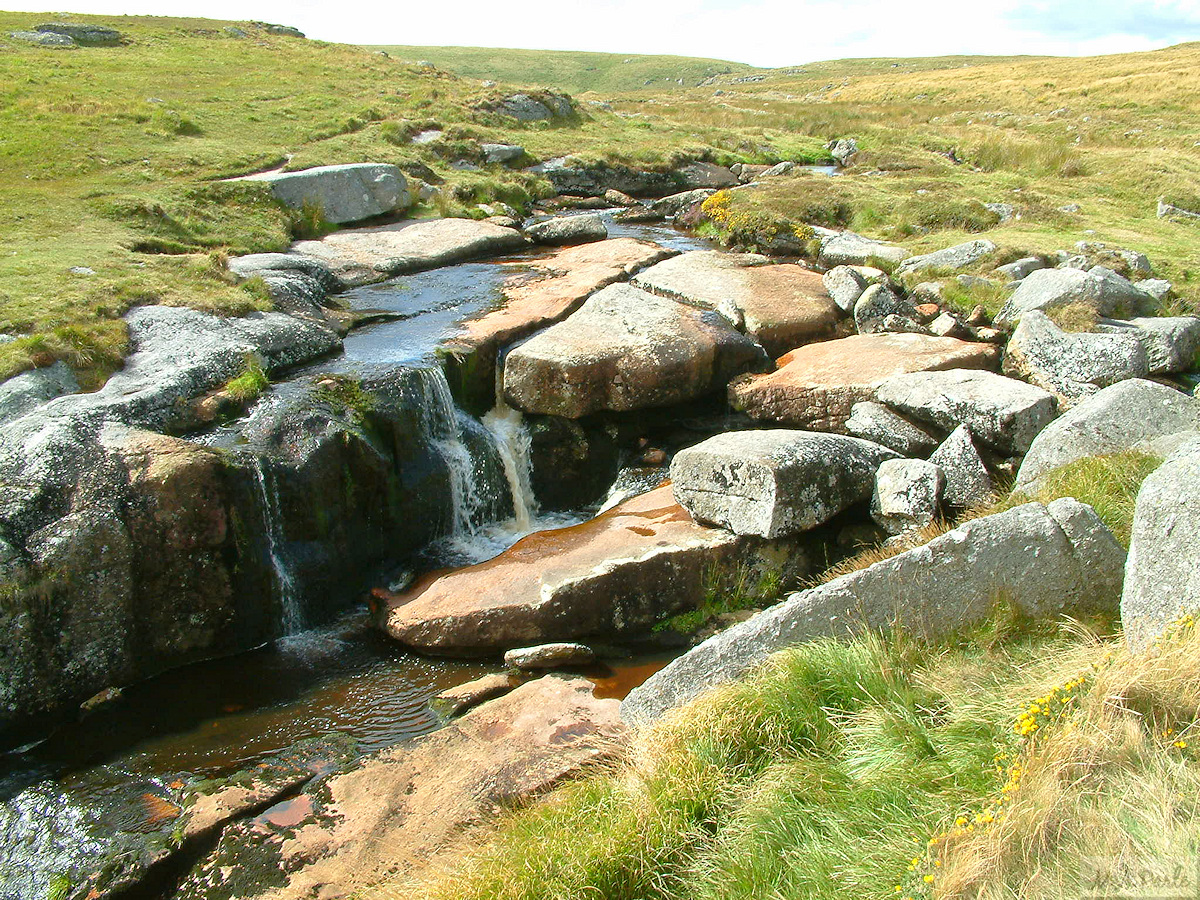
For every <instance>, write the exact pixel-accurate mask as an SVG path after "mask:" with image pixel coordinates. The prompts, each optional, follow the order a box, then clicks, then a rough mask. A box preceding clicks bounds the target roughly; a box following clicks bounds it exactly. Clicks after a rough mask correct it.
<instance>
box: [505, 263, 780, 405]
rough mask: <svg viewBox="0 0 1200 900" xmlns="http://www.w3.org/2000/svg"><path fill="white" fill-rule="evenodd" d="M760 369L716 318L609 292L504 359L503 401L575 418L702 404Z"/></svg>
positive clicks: (743, 341)
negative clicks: (689, 402)
mask: <svg viewBox="0 0 1200 900" xmlns="http://www.w3.org/2000/svg"><path fill="white" fill-rule="evenodd" d="M766 361H767V359H766V354H765V353H764V352H763V349H762V348H761V347H760V346H759V345H758V344H757V343H755V342H754V341H753V340H751V339H750V338H748V337H746V336H745V335H743V334H741V333H740V332H738V331H737V330H736V329H735V328H734V327H733V326H732V325H731V324H729V322H728V321H727V320H726V319H725V318H723V317H722V316H720V315H719V314H717V313H715V312H707V311H703V310H697V309H694V308H692V307H688V306H686V305H684V304H682V303H678V302H676V301H674V300H668V299H665V298H663V297H657V296H655V295H653V294H648V293H646V292H645V291H640V290H638V289H637V288H633V287H629V286H628V285H612V286H610V287H607V288H605V289H604V290H602V291H600V292H599V293H597V294H595V295H593V296H592V297H590V298H588V300H587V301H586V302H585V303H584V304H583V306H582V307H581V308H580V309H579V311H578V312H576V313H574V314H572V315H571V316H570V317H569V318H568V319H567V320H566V321H564V322H560V323H559V324H557V325H554V326H552V327H550V328H549V329H547V330H546V331H543V332H542V333H541V334H538V335H536V336H535V337H533V338H532V339H530V340H529V341H527V342H526V343H524V344H522V345H521V346H520V347H517V348H516V349H514V350H513V351H511V352H510V353H509V354H508V356H507V357H506V359H505V363H504V394H505V397H506V398H507V400H508V402H509V403H510V404H511V405H513V406H514V407H517V408H518V409H522V410H525V411H526V412H533V413H548V414H551V415H558V416H566V417H568V418H579V417H581V416H586V415H588V414H589V413H593V412H598V411H601V410H610V411H614V412H620V411H626V410H633V409H643V408H646V407H656V406H669V405H671V404H674V403H680V402H682V401H684V400H690V399H693V398H696V397H701V396H703V395H705V394H709V393H711V392H713V391H715V390H720V389H721V388H722V387H723V386H724V385H725V384H727V383H728V382H729V380H730V379H731V378H733V377H734V376H736V375H739V374H741V373H743V372H746V371H748V370H755V369H760V368H762V367H764V366H765V364H766Z"/></svg>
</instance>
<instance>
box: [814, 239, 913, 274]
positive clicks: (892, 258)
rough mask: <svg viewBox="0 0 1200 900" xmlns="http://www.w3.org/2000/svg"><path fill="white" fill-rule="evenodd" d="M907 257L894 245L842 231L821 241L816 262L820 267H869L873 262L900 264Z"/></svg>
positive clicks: (907, 255)
mask: <svg viewBox="0 0 1200 900" xmlns="http://www.w3.org/2000/svg"><path fill="white" fill-rule="evenodd" d="M909 255H910V254H909V252H908V251H907V250H905V249H904V248H903V247H898V246H896V245H895V244H887V243H884V242H883V241H873V240H871V239H870V238H865V237H863V236H862V235H860V234H855V233H854V232H852V231H842V232H837V233H835V234H833V235H831V236H829V237H826V238H823V239H822V241H821V252H820V254H819V256H818V260H819V261H820V263H821V265H822V266H825V267H826V268H833V267H834V266H847V265H849V266H863V265H870V264H871V263H872V262H874V261H875V260H883V261H884V262H888V263H901V262H903V261H904V260H906V259H908V257H909Z"/></svg>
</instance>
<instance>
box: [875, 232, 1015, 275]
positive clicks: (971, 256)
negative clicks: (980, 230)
mask: <svg viewBox="0 0 1200 900" xmlns="http://www.w3.org/2000/svg"><path fill="white" fill-rule="evenodd" d="M995 252H996V245H995V244H993V243H992V242H991V241H989V240H986V239H981V240H974V241H967V242H966V243H965V244H957V245H956V246H954V247H946V248H944V249H942V250H935V251H933V252H932V253H924V254H922V255H921V256H910V257H909V258H908V259H906V260H904V262H902V263H900V266H899V268H897V269H896V274H897V275H907V274H909V273H910V272H919V271H921V270H922V269H965V268H967V266H973V265H974V264H975V263H977V262H979V261H980V260H981V259H983V258H984V257H985V256H987V255H988V254H989V253H995Z"/></svg>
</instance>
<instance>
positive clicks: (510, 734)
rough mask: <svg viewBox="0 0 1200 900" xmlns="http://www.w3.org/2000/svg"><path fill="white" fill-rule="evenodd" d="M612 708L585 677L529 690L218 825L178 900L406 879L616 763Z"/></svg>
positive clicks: (618, 732)
mask: <svg viewBox="0 0 1200 900" xmlns="http://www.w3.org/2000/svg"><path fill="white" fill-rule="evenodd" d="M618 710H619V704H618V702H617V701H616V700H597V699H596V698H595V697H593V696H592V684H591V682H588V681H585V680H584V679H580V678H570V679H567V678H561V677H556V676H547V677H545V678H540V679H538V680H536V681H532V682H529V683H527V684H525V685H522V686H521V687H519V688H517V689H516V690H514V691H512V693H510V694H508V695H507V696H505V697H502V698H501V699H499V700H493V701H491V702H489V703H485V704H484V705H483V706H480V707H477V708H476V709H474V710H472V711H471V712H470V713H468V714H467V715H465V716H464V717H462V718H461V719H457V720H455V721H454V722H453V723H451V724H450V725H448V726H446V727H445V728H443V729H441V730H439V731H435V732H434V733H432V734H430V735H427V736H425V737H423V738H420V739H418V740H416V741H412V742H409V743H406V744H402V745H400V746H398V747H396V748H394V749H392V750H387V751H384V752H383V753H380V754H378V755H375V756H372V757H368V758H366V759H364V760H362V761H361V762H360V763H358V764H357V765H355V766H354V767H353V768H352V769H350V770H349V771H347V772H344V773H342V774H338V775H332V776H330V777H328V778H325V779H323V780H322V781H320V782H318V783H316V784H314V785H313V786H311V787H309V788H308V789H306V790H305V792H304V793H303V794H301V795H300V796H298V797H296V798H295V799H292V800H288V801H285V802H284V803H281V804H279V805H277V806H275V807H272V808H270V809H267V810H266V811H265V812H263V813H262V814H261V815H258V816H257V817H255V818H253V819H250V820H248V821H245V822H241V823H238V824H236V825H232V826H230V827H228V828H226V829H225V832H224V834H223V835H222V837H221V839H220V842H219V843H218V845H217V847H216V849H215V850H214V851H213V852H212V853H211V854H210V855H209V856H208V857H206V858H205V859H204V860H202V861H201V863H200V864H199V865H198V866H197V867H196V868H195V869H194V870H193V871H192V873H191V874H190V875H188V876H187V877H186V878H185V879H184V881H183V883H182V884H181V886H180V889H179V892H178V894H177V896H178V897H179V898H180V900H235V898H236V900H249V898H258V897H271V898H273V900H289V898H296V900H299V898H308V897H313V896H318V895H319V892H320V891H321V889H322V888H323V887H326V886H328V885H331V884H336V885H337V886H338V889H339V890H340V891H346V892H355V891H358V890H361V889H363V888H366V887H369V886H371V885H373V884H376V883H378V882H379V881H381V880H382V879H383V878H385V877H388V876H391V877H395V876H396V875H403V874H408V873H412V872H415V871H417V870H419V869H420V868H421V867H422V866H424V865H427V864H428V863H429V862H431V861H433V860H434V859H436V858H437V855H438V854H439V853H440V852H441V851H443V850H445V849H447V848H448V847H450V846H451V844H452V842H453V840H454V839H455V838H456V837H459V836H460V835H461V833H462V831H463V830H464V829H465V828H467V827H469V826H471V825H476V824H479V823H481V822H482V823H486V822H488V821H491V820H492V819H493V818H494V817H495V816H496V815H498V814H499V813H501V812H502V811H503V810H506V809H511V808H513V807H514V806H517V805H519V804H521V803H523V802H527V801H529V800H531V799H533V798H534V797H537V796H538V795H540V794H542V793H544V792H546V791H547V790H549V789H550V788H552V787H554V786H555V785H557V784H558V783H560V782H561V781H562V780H563V779H565V778H568V777H570V776H572V775H574V774H576V773H578V772H580V771H581V770H582V769H583V768H584V767H585V766H588V765H593V764H596V763H600V762H603V761H605V760H611V759H614V758H616V756H617V755H618V753H619V752H620V750H621V748H622V747H623V745H624V741H625V729H624V726H623V725H622V724H621V723H620V721H619V716H618Z"/></svg>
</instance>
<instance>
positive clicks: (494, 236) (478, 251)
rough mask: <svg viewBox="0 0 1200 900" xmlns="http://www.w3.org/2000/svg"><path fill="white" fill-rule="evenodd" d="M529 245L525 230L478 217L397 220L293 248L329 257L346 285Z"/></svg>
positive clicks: (308, 254)
mask: <svg viewBox="0 0 1200 900" xmlns="http://www.w3.org/2000/svg"><path fill="white" fill-rule="evenodd" d="M523 246H525V238H524V237H522V235H521V233H520V232H519V231H516V230H515V229H512V228H504V227H502V226H500V225H493V224H491V223H490V222H476V221H474V220H472V219H432V220H427V221H421V222H397V223H395V224H393V225H379V226H376V227H374V228H350V229H344V230H342V231H335V232H334V233H333V234H330V235H327V236H326V237H324V238H322V239H321V240H319V241H299V242H297V243H295V244H293V245H292V252H293V253H298V254H301V255H302V256H309V257H312V258H314V259H317V260H321V261H323V262H324V263H326V264H327V265H328V266H329V268H330V269H331V270H332V271H333V272H334V274H336V275H337V277H338V279H339V281H340V282H341V283H342V284H343V285H344V286H353V285H361V284H369V283H371V282H375V281H383V280H384V279H385V278H388V277H390V276H393V275H403V274H406V273H409V272H420V271H424V270H425V269H436V268H438V267H439V266H448V265H451V264H452V263H457V262H463V261H465V260H468V259H474V258H476V257H480V256H488V255H496V254H501V253H505V252H507V251H510V250H516V249H517V248H519V247H523Z"/></svg>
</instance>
